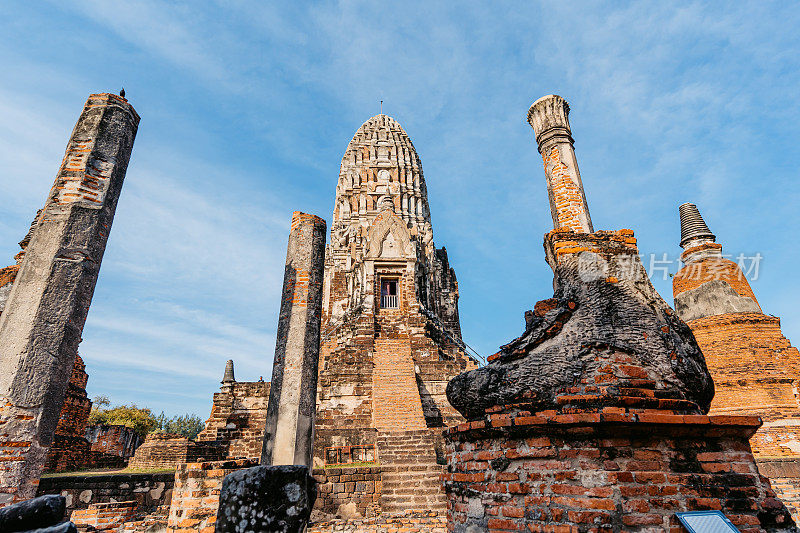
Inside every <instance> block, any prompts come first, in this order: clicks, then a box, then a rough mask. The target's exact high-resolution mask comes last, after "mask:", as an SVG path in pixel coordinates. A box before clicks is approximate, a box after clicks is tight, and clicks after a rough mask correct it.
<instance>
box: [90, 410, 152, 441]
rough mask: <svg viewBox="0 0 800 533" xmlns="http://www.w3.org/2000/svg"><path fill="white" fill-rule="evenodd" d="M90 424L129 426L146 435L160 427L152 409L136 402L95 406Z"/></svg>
mask: <svg viewBox="0 0 800 533" xmlns="http://www.w3.org/2000/svg"><path fill="white" fill-rule="evenodd" d="M89 424H92V425H98V424H105V425H108V426H128V427H129V428H131V429H133V430H134V431H135V432H137V433H139V434H140V435H142V436H144V435H147V434H148V433H150V432H151V431H153V430H154V429H156V428H157V427H158V422H157V421H156V417H155V416H153V413H152V412H151V411H150V409H147V408H139V407H136V404H130V405H118V406H116V407H113V408H110V409H104V408H103V407H102V404H101V406H99V407H98V406H97V405H95V406H93V407H92V412H91V413H90V414H89Z"/></svg>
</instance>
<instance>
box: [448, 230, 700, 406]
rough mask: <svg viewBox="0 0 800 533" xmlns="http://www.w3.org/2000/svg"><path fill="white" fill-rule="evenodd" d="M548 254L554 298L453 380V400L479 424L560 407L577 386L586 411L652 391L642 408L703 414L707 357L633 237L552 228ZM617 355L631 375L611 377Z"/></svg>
mask: <svg viewBox="0 0 800 533" xmlns="http://www.w3.org/2000/svg"><path fill="white" fill-rule="evenodd" d="M545 248H546V250H547V255H548V261H549V262H550V264H551V266H552V267H553V269H554V273H555V294H554V296H553V299H551V300H546V301H545V302H540V304H537V308H538V312H536V313H535V316H534V317H533V319H532V320H531V322H530V324H529V325H528V327H527V329H526V331H525V333H524V334H523V335H522V336H521V337H519V338H518V339H515V340H513V341H512V342H510V343H509V344H507V345H505V346H503V347H502V348H501V351H500V352H499V353H498V354H497V355H496V356H493V358H492V361H491V362H490V363H489V364H488V365H487V366H485V367H483V368H480V369H478V370H473V371H471V372H467V373H464V374H461V375H459V376H457V377H455V378H454V379H453V380H452V381H450V383H449V384H448V386H447V397H448V399H449V400H450V402H451V403H452V404H453V405H454V406H455V407H456V408H457V409H458V410H459V411H461V412H462V413H463V414H464V415H465V416H467V417H468V418H476V417H479V416H482V415H483V414H484V413H485V411H486V410H487V409H489V408H493V407H496V406H499V407H505V406H510V405H517V406H520V408H525V409H530V410H541V409H548V408H563V406H564V403H565V402H566V401H567V400H564V399H563V398H562V399H561V400H559V399H558V398H559V397H563V396H566V394H565V390H566V389H571V388H573V389H575V390H573V391H572V392H571V393H570V394H572V395H580V396H582V398H581V400H580V403H581V404H582V405H584V404H586V403H587V402H588V403H593V404H595V405H598V406H602V405H615V404H618V403H619V402H621V401H628V400H623V398H624V397H630V396H641V395H643V393H642V392H641V391H638V390H637V389H642V390H647V389H648V388H652V392H651V393H650V396H652V397H651V398H647V395H644V396H645V397H642V398H640V399H639V401H640V403H647V402H650V403H655V404H657V403H658V401H659V400H661V399H670V400H682V401H683V402H684V403H683V404H682V405H681V408H682V410H683V411H685V412H707V411H708V407H709V405H710V403H711V398H712V397H713V395H714V384H713V382H712V381H711V377H710V375H709V373H708V370H707V369H706V366H705V362H704V360H703V355H702V353H701V352H700V349H699V347H698V346H697V343H696V341H695V340H694V336H693V335H692V333H691V331H690V330H689V328H688V327H687V326H686V324H684V323H683V321H681V320H680V319H679V318H678V317H677V316H676V315H675V313H674V312H673V311H672V310H671V309H670V307H669V306H668V305H667V304H666V302H664V300H663V299H662V298H661V297H660V296H659V295H658V293H657V292H656V291H655V289H654V288H653V286H652V284H651V283H650V280H649V279H648V277H647V272H646V271H645V269H644V267H643V266H642V264H641V262H640V261H639V258H638V250H637V248H636V245H635V239H633V232H631V231H627V230H622V231H620V232H602V231H601V232H597V233H594V234H579V233H573V232H565V231H560V232H559V231H554V232H551V233H549V234H547V235H546V236H545ZM612 354H624V357H625V358H627V359H628V360H629V362H628V363H627V365H626V366H627V367H629V368H626V369H624V370H625V371H627V374H628V375H625V373H624V372H622V373H620V372H614V373H608V372H607V370H609V369H607V368H605V367H606V366H607V365H608V360H609V357H611V359H617V358H618V357H619V355H612ZM604 376H608V377H604ZM636 380H646V382H647V383H637V382H636ZM587 384H588V387H587ZM650 384H652V387H649V385H650ZM591 387H594V389H592V388H591ZM578 389H580V390H578ZM587 389H588V390H587ZM591 396H595V397H594V398H590V397H591ZM575 400H576V401H578V399H577V398H575ZM523 406H524V407H523Z"/></svg>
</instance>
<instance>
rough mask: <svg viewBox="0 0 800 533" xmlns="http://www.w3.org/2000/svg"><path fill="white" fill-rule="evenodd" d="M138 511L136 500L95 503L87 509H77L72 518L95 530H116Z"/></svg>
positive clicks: (77, 523)
mask: <svg viewBox="0 0 800 533" xmlns="http://www.w3.org/2000/svg"><path fill="white" fill-rule="evenodd" d="M135 513H136V502H135V501H130V502H112V503H93V504H91V505H90V506H89V507H88V508H86V509H77V510H75V511H73V512H72V514H71V515H70V520H71V521H72V522H73V523H74V524H75V525H76V526H78V527H81V526H83V527H86V526H90V527H92V528H94V529H93V531H116V530H117V529H118V528H119V527H120V526H121V525H122V524H123V523H124V522H127V521H128V520H130V519H132V518H133V516H134V514H135Z"/></svg>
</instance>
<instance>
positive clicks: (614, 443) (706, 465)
mask: <svg viewBox="0 0 800 533" xmlns="http://www.w3.org/2000/svg"><path fill="white" fill-rule="evenodd" d="M605 411H606V412H602V413H574V414H556V413H555V412H540V413H535V414H529V413H519V414H517V415H514V416H512V415H506V414H496V415H492V416H489V417H486V418H485V419H483V420H478V421H473V422H469V423H465V424H461V425H459V426H457V427H455V428H451V429H450V430H448V431H447V438H448V440H449V442H450V443H449V445H448V453H449V463H450V468H449V471H448V472H447V473H446V474H445V475H444V479H445V482H446V483H445V487H446V490H447V493H448V496H449V505H448V513H449V515H448V516H449V519H450V521H451V522H452V523H451V525H450V529H449V531H466V530H465V529H464V527H465V525H466V524H467V523H469V524H476V525H478V524H479V525H478V527H479V528H481V527H482V528H483V529H479V530H480V531H497V532H500V531H502V532H508V531H522V530H524V531H531V532H533V531H565V532H566V531H569V532H584V531H598V532H599V531H609V532H610V531H622V530H625V531H652V530H664V531H672V532H674V533H678V532H680V531H682V526H680V525H679V524H678V522H677V520H676V519H675V517H674V513H675V512H678V511H697V510H707V509H716V510H721V511H722V512H724V513H725V514H726V515H727V516H728V517H729V518H730V519H731V521H732V522H733V523H734V524H735V525H736V526H737V527H738V528H739V530H740V531H742V532H743V533H744V532H759V531H764V530H767V531H778V530H784V531H790V530H793V528H794V524H793V523H792V521H791V517H790V516H789V513H788V512H787V511H786V509H785V508H784V507H783V505H782V504H781V502H780V501H779V500H777V499H776V498H775V493H774V492H773V491H772V489H771V488H770V485H769V482H768V481H767V480H766V478H764V477H762V476H760V475H759V473H758V470H757V468H756V465H755V462H754V460H753V456H752V454H751V453H750V447H749V444H748V441H747V439H748V438H749V437H750V436H751V435H752V434H753V433H754V432H755V431H756V429H758V427H759V425H760V421H759V420H758V418H756V417H744V416H711V417H709V416H705V415H675V414H669V413H664V412H658V411H652V410H630V411H625V410H622V409H618V408H606V410H605Z"/></svg>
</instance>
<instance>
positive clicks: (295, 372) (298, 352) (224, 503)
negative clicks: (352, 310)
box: [173, 211, 326, 533]
mask: <svg viewBox="0 0 800 533" xmlns="http://www.w3.org/2000/svg"><path fill="white" fill-rule="evenodd" d="M325 226H326V225H325V221H324V220H322V219H321V218H319V217H317V216H314V215H307V214H305V213H301V212H299V211H295V212H294V213H293V214H292V227H291V230H290V232H289V247H288V250H287V252H286V270H285V272H284V277H283V295H282V298H281V312H280V316H279V318H278V334H277V337H278V338H277V342H276V346H275V362H274V363H273V368H272V385H271V388H270V393H269V404H268V407H267V421H266V429H265V432H264V448H263V451H262V456H261V466H257V467H253V468H247V469H244V470H240V471H238V472H234V473H232V474H230V475H227V476H226V477H225V481H224V482H223V484H222V490H221V492H220V498H219V510H218V511H217V522H216V525H215V531H216V532H217V533H234V532H237V531H248V532H252V533H301V532H302V531H304V530H305V526H306V523H307V522H308V519H309V517H310V515H311V509H312V508H313V507H314V500H315V499H316V496H317V494H316V482H315V481H314V478H313V477H311V461H312V453H311V452H312V444H313V441H314V414H315V410H316V398H317V367H318V364H319V341H320V323H321V319H322V279H323V270H324V264H325ZM173 501H174V498H173Z"/></svg>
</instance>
